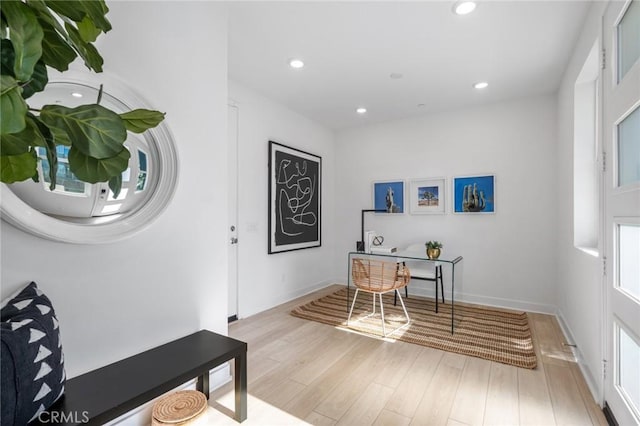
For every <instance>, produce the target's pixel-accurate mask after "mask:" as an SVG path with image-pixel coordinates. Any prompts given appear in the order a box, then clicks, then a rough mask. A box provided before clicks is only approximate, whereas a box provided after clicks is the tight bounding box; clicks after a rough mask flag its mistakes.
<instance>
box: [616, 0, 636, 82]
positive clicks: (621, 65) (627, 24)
mask: <svg viewBox="0 0 640 426" xmlns="http://www.w3.org/2000/svg"><path fill="white" fill-rule="evenodd" d="M616 29H617V31H616V35H617V37H618V43H617V45H618V52H617V53H618V82H620V81H622V79H623V78H624V76H625V75H626V74H627V72H628V71H629V70H630V69H631V67H632V66H633V64H635V63H636V61H637V60H638V58H640V0H633V1H631V2H630V3H629V7H627V10H626V11H625V12H624V15H622V19H621V20H620V22H619V23H618V26H617V28H616Z"/></svg>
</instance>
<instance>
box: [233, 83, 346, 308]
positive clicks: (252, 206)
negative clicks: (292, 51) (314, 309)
mask: <svg viewBox="0 0 640 426" xmlns="http://www.w3.org/2000/svg"><path fill="white" fill-rule="evenodd" d="M229 97H230V98H231V99H232V100H233V101H234V103H235V104H236V105H238V109H239V130H238V163H239V170H238V193H239V199H238V239H239V245H238V265H239V266H238V287H239V290H238V294H239V297H238V298H239V311H238V314H239V315H238V316H239V317H240V318H244V317H247V316H249V315H253V314H255V313H257V312H260V311H263V310H265V309H269V308H271V307H273V306H275V305H278V304H280V303H282V302H285V301H287V300H290V299H293V298H295V297H298V296H301V295H303V294H306V293H308V292H310V291H313V290H316V289H318V288H321V287H324V286H326V285H327V284H330V283H331V278H332V277H334V276H335V272H334V269H333V259H334V255H333V253H334V249H335V240H336V221H335V220H334V217H335V216H334V212H335V211H336V205H335V202H334V199H335V187H334V182H335V180H334V176H335V160H334V157H335V156H334V135H333V132H332V131H330V130H328V129H327V128H325V127H323V126H321V125H319V124H316V123H315V122H313V121H311V120H309V119H307V118H305V117H303V116H301V115H300V114H298V113H295V112H293V111H291V110H289V109H287V108H285V107H284V106H282V105H280V104H278V103H275V102H273V101H271V100H269V99H266V98H264V97H263V96H261V95H259V94H258V93H256V92H254V91H252V90H250V89H248V88H245V87H242V86H241V85H239V84H237V83H235V82H233V81H230V82H229ZM270 140H272V141H275V142H279V143H281V144H284V145H288V146H291V147H294V148H298V149H301V150H303V151H307V152H310V153H312V154H315V155H319V156H321V157H322V246H321V247H319V248H311V249H305V250H297V251H291V252H284V253H277V254H271V255H268V254H267V249H268V246H267V244H268V242H267V241H268V239H267V236H268V220H267V219H268V218H267V212H268V152H269V141H270ZM338 210H340V209H338ZM338 214H339V213H338Z"/></svg>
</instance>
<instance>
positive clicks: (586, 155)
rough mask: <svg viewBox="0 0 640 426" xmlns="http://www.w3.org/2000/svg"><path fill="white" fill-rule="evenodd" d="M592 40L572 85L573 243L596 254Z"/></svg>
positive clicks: (595, 107)
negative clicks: (580, 69)
mask: <svg viewBox="0 0 640 426" xmlns="http://www.w3.org/2000/svg"><path fill="white" fill-rule="evenodd" d="M598 45H599V42H598V41H596V43H594V45H593V47H592V48H591V51H590V52H589V56H588V57H587V60H586V61H585V63H584V65H583V67H582V71H580V74H579V75H578V78H577V79H576V83H575V86H574V96H573V105H574V107H573V108H574V135H573V138H574V139H573V231H574V232H573V244H574V246H575V247H577V248H579V249H581V250H583V251H585V252H587V253H589V254H592V255H595V256H597V255H598V230H599V221H600V214H599V211H600V210H599V209H600V208H599V196H600V191H599V170H600V168H599V167H598V158H599V155H598V154H599V153H598V151H599V148H598V138H597V132H598V120H597V117H598V81H599V80H598V75H599V67H598V57H599V55H598V53H599V49H598Z"/></svg>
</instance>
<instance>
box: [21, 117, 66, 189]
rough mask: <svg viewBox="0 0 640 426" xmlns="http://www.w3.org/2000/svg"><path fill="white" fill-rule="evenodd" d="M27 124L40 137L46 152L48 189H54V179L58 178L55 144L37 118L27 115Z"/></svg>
mask: <svg viewBox="0 0 640 426" xmlns="http://www.w3.org/2000/svg"><path fill="white" fill-rule="evenodd" d="M27 123H33V124H34V125H35V127H36V131H37V133H38V134H39V135H40V137H41V138H42V141H43V146H44V147H45V149H46V151H47V160H48V161H49V189H50V190H52V191H53V190H54V189H56V179H57V177H58V174H57V173H58V153H57V152H56V144H55V141H54V139H53V134H52V133H51V131H50V130H49V128H48V127H47V126H46V125H45V124H44V123H43V122H42V121H40V118H39V117H36V116H35V115H33V114H31V113H28V114H27Z"/></svg>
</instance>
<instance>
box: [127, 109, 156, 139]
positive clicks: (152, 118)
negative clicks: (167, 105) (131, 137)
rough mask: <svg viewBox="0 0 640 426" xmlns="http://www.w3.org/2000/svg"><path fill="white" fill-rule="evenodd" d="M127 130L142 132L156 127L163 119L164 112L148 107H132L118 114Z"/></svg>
mask: <svg viewBox="0 0 640 426" xmlns="http://www.w3.org/2000/svg"><path fill="white" fill-rule="evenodd" d="M120 118H122V119H123V120H124V125H125V126H126V128H127V130H129V131H131V132H134V133H142V132H144V131H145V130H148V129H151V128H153V127H156V126H157V125H158V124H160V123H161V122H162V120H164V113H163V112H160V111H152V110H148V109H134V110H133V111H129V112H125V113H122V114H120Z"/></svg>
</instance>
